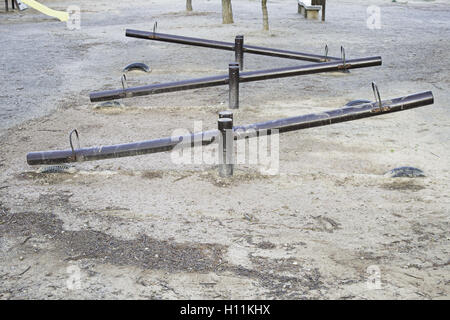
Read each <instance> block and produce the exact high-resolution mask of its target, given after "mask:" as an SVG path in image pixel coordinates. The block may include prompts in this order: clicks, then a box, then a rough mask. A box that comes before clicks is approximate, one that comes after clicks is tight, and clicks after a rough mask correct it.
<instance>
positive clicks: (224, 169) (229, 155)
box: [218, 118, 234, 177]
mask: <svg viewBox="0 0 450 320" xmlns="http://www.w3.org/2000/svg"><path fill="white" fill-rule="evenodd" d="M218 128H219V175H220V176H221V177H231V176H232V175H233V162H234V161H233V160H234V159H233V152H234V136H233V119H230V118H219V121H218Z"/></svg>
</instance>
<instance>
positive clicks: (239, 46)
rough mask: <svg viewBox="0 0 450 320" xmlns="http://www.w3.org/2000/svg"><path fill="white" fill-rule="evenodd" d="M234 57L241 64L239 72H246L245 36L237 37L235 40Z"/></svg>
mask: <svg viewBox="0 0 450 320" xmlns="http://www.w3.org/2000/svg"><path fill="white" fill-rule="evenodd" d="M234 56H235V61H236V62H237V63H239V70H241V71H242V70H244V36H236V38H235V39H234Z"/></svg>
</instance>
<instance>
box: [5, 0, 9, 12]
mask: <svg viewBox="0 0 450 320" xmlns="http://www.w3.org/2000/svg"><path fill="white" fill-rule="evenodd" d="M5 10H6V12H8V11H9V4H8V0H5Z"/></svg>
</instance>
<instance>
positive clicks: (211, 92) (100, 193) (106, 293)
mask: <svg viewBox="0 0 450 320" xmlns="http://www.w3.org/2000/svg"><path fill="white" fill-rule="evenodd" d="M43 2H44V3H46V4H47V5H50V6H51V7H52V8H54V9H57V10H65V8H66V7H67V6H68V5H71V4H77V5H79V6H80V7H81V8H82V20H81V21H82V22H81V29H80V30H75V31H70V30H68V29H67V28H66V25H65V24H64V23H61V22H58V21H55V20H54V19H52V18H49V17H46V16H44V15H42V14H39V13H38V12H36V11H33V10H31V9H30V10H27V11H25V12H21V13H18V12H15V13H8V14H6V13H4V12H0V28H1V36H0V47H1V55H0V63H1V68H2V79H1V80H0V81H1V87H2V93H1V94H0V119H1V121H0V169H1V171H0V298H1V299H42V298H43V299H66V298H68V299H73V298H75V299H78V298H81V299H91V298H94V299H102V298H108V299H116V298H120V299H131V298H138V299H181V298H186V299H194V298H198V299H206V298H208V299H229V298H238V299H241V298H242V299H247V298H268V299H311V298H313V299H383V298H393V299H448V298H449V280H450V266H449V261H450V260H449V250H450V247H449V240H450V234H449V221H450V220H449V208H450V198H449V194H450V193H449V185H450V180H449V178H450V172H449V160H448V159H449V158H450V143H449V141H450V139H449V138H450V124H449V119H450V118H449V116H448V105H449V103H450V95H449V89H450V88H449V84H450V74H449V71H448V70H450V60H449V52H450V45H449V42H448V39H449V35H450V24H449V20H448V18H449V17H450V4H449V2H448V1H432V2H421V1H415V2H398V3H392V2H391V1H372V4H376V5H379V6H380V8H381V19H382V20H381V23H382V28H381V29H379V30H370V29H368V28H367V27H366V19H367V14H366V9H367V6H366V5H362V4H361V2H360V1H329V4H328V11H327V21H326V22H325V23H321V22H318V21H307V20H305V19H304V18H303V17H301V16H300V15H298V14H297V13H296V4H295V1H281V0H279V1H272V0H271V1H269V16H270V25H271V30H270V32H262V31H261V28H262V22H261V14H260V8H259V1H256V0H255V1H244V0H243V1H234V2H233V6H234V7H233V9H234V14H235V24H233V25H222V24H221V12H220V4H219V2H217V1H194V12H193V13H189V14H188V13H186V12H185V11H184V2H183V1H181V0H180V1H174V0H170V1H167V0H164V1H162V0H154V1H142V0H138V1H133V5H132V6H130V5H129V4H128V2H119V1H114V2H112V1H106V0H101V1H87V0H86V1H76V0H73V1H43ZM154 21H158V31H160V32H164V33H173V34H179V35H188V36H194V37H204V38H212V39H218V40H225V41H233V39H234V36H235V35H237V34H243V35H245V41H246V43H248V44H255V45H264V46H270V47H280V48H286V49H292V50H299V51H305V52H312V53H321V52H323V50H324V49H323V48H324V45H325V44H328V46H329V47H330V55H339V52H340V46H341V45H343V46H344V47H345V48H346V52H347V57H348V58H356V57H364V56H375V55H380V56H382V57H383V66H381V67H374V68H369V69H359V70H353V71H352V72H351V73H350V74H341V73H335V74H322V75H312V76H303V77H296V78H287V79H281V80H272V81H264V82H255V83H249V84H244V85H242V87H241V108H240V109H239V110H238V111H237V112H236V113H235V123H236V124H247V123H253V122H256V121H263V120H269V119H277V118H281V117H286V116H292V115H299V114H304V113H309V112H317V111H322V110H327V109H332V108H336V107H339V106H342V105H344V104H345V103H346V102H348V101H350V100H354V99H372V97H373V96H372V92H371V88H370V83H371V81H376V82H377V83H378V86H379V88H380V91H381V95H382V97H383V98H385V99H387V98H394V97H400V96H404V95H408V94H412V93H416V92H421V91H427V90H432V91H433V93H434V96H435V104H434V105H433V106H428V107H425V108H419V109H414V110H411V111H406V112H402V113H396V114H391V115H383V116H381V117H376V118H372V119H366V120H359V121H354V122H348V123H343V124H338V125H333V126H329V127H322V128H316V129H311V130H304V131H301V132H293V133H289V134H285V135H283V136H281V137H280V173H279V174H278V175H274V176H265V175H262V174H260V173H259V171H258V168H257V167H256V166H251V165H239V166H237V167H236V173H235V176H234V177H233V178H232V179H229V180H224V179H220V178H219V177H218V175H217V168H215V167H214V166H211V165H209V166H208V165H195V166H194V165H176V164H173V163H172V162H171V157H170V154H169V153H161V154H153V155H147V156H139V157H133V158H122V159H118V160H104V161H98V162H89V163H78V164H76V165H75V167H74V171H75V172H74V173H56V174H42V173H38V172H37V170H38V169H39V168H36V167H30V166H28V165H27V163H26V153H27V152H30V151H41V150H55V149H67V148H68V144H69V142H68V132H69V131H70V130H71V129H73V128H77V129H78V130H79V132H80V138H81V144H82V146H94V145H102V144H114V143H124V142H131V141H139V140H146V139H151V138H159V137H164V136H169V135H170V134H171V133H172V132H173V130H174V129H176V128H185V129H189V130H193V127H194V121H198V120H201V121H203V128H204V129H212V128H214V127H215V123H216V121H217V112H218V111H220V110H224V109H226V106H227V103H228V92H227V88H226V87H216V88H205V89H199V90H193V91H185V92H179V93H170V94H161V95H155V96H148V97H141V98H135V99H128V100H124V101H123V103H124V105H125V107H124V108H116V109H94V108H93V106H94V105H93V104H92V103H90V102H89V98H88V96H89V93H90V92H91V91H98V90H104V89H113V88H119V87H120V76H121V74H122V71H121V70H122V68H123V67H124V66H125V65H127V64H128V63H131V62H136V61H139V62H145V63H147V64H149V65H150V66H151V68H152V73H150V74H142V73H138V72H133V73H130V74H129V75H128V79H129V83H130V85H140V84H148V83H156V82H166V81H174V80H182V79H189V78H193V77H202V76H206V75H215V74H222V73H226V72H227V64H228V62H230V61H231V60H232V59H233V53H231V52H223V51H215V50H211V49H202V48H196V47H188V46H179V45H175V44H165V43H152V42H148V41H144V40H137V39H131V38H126V37H125V29H126V28H134V29H142V30H152V28H153V23H154ZM245 63H246V65H245V67H246V69H247V70H256V69H263V68H268V67H276V66H291V65H298V64H300V63H301V62H298V61H291V60H283V59H278V58H270V57H261V56H254V55H247V56H246V62H245ZM399 166H414V167H418V168H420V169H422V170H423V171H424V172H425V174H426V177H425V178H415V179H409V178H395V179H394V178H389V177H386V176H385V175H384V173H385V172H386V171H388V170H390V169H392V168H395V167H399ZM371 270H379V276H380V279H381V285H380V287H378V288H375V287H373V286H372V287H371V286H368V285H367V281H368V279H371V278H370V271H371Z"/></svg>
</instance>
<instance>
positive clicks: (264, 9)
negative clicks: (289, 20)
mask: <svg viewBox="0 0 450 320" xmlns="http://www.w3.org/2000/svg"><path fill="white" fill-rule="evenodd" d="M261 5H262V13H263V30H264V31H269V13H268V12H267V0H261Z"/></svg>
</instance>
